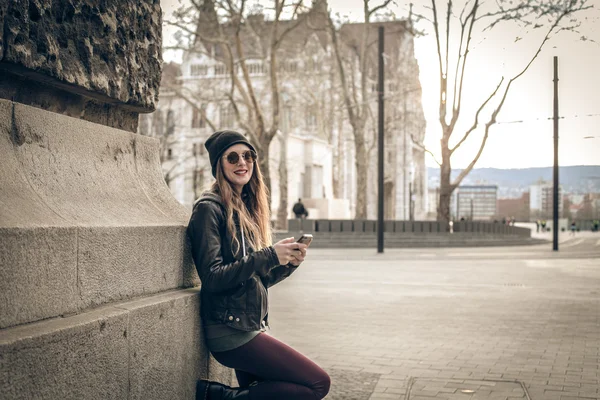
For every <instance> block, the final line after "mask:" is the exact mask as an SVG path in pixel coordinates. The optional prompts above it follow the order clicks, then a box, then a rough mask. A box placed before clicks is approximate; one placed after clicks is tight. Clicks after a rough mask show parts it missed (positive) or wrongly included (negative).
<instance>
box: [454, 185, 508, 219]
mask: <svg viewBox="0 0 600 400" xmlns="http://www.w3.org/2000/svg"><path fill="white" fill-rule="evenodd" d="M497 198H498V186H496V185H473V186H459V187H458V188H456V190H455V191H454V193H453V194H452V200H451V201H452V205H453V207H452V210H454V219H455V220H460V219H461V218H464V219H466V220H490V219H493V218H494V217H495V216H496V215H497V214H498V213H497V209H496V206H497Z"/></svg>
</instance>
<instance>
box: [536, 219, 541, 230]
mask: <svg viewBox="0 0 600 400" xmlns="http://www.w3.org/2000/svg"><path fill="white" fill-rule="evenodd" d="M535 231H536V232H538V233H539V232H540V220H539V219H538V220H536V221H535Z"/></svg>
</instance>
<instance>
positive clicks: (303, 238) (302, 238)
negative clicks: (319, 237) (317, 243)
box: [296, 233, 313, 247]
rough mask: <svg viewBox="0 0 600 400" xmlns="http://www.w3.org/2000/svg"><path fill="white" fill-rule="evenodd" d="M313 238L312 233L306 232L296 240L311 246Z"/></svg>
mask: <svg viewBox="0 0 600 400" xmlns="http://www.w3.org/2000/svg"><path fill="white" fill-rule="evenodd" d="M312 240H313V235H311V234H310V233H305V234H303V235H302V236H300V238H299V239H298V240H296V242H298V243H302V244H305V245H306V247H308V246H310V244H311V242H312Z"/></svg>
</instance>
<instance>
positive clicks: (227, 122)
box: [219, 104, 235, 129]
mask: <svg viewBox="0 0 600 400" xmlns="http://www.w3.org/2000/svg"><path fill="white" fill-rule="evenodd" d="M234 119H235V115H234V113H233V107H232V106H231V104H226V105H225V104H224V105H222V106H221V108H220V109H219V123H220V125H221V128H223V129H225V128H234Z"/></svg>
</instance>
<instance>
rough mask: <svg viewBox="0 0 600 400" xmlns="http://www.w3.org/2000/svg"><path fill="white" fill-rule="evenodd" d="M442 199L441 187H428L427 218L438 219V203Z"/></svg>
mask: <svg viewBox="0 0 600 400" xmlns="http://www.w3.org/2000/svg"><path fill="white" fill-rule="evenodd" d="M439 199H440V188H439V186H437V187H429V188H428V189H427V208H426V215H425V218H426V219H428V220H435V219H437V210H438V203H439V201H440V200H439Z"/></svg>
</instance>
